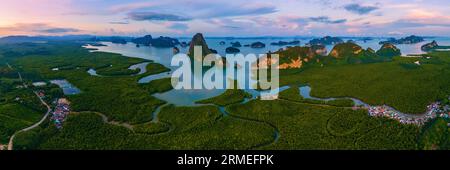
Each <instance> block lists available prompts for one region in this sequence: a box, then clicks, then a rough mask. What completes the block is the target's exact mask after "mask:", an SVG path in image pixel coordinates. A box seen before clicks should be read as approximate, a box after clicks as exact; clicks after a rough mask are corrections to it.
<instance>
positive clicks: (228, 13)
mask: <svg viewBox="0 0 450 170" xmlns="http://www.w3.org/2000/svg"><path fill="white" fill-rule="evenodd" d="M210 9H211V10H210V11H207V12H206V13H205V14H204V15H203V16H201V17H217V18H221V17H236V16H249V15H253V16H255V15H265V14H271V13H275V12H278V9H277V8H276V7H275V6H271V5H255V4H252V5H223V4H218V5H217V7H215V8H210Z"/></svg>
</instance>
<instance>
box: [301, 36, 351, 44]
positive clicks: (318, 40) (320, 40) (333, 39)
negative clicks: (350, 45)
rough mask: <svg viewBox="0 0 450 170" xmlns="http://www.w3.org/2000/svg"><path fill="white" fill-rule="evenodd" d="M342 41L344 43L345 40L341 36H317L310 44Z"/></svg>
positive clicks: (338, 42)
mask: <svg viewBox="0 0 450 170" xmlns="http://www.w3.org/2000/svg"><path fill="white" fill-rule="evenodd" d="M340 43H344V40H342V39H341V38H339V37H331V36H326V37H323V38H316V39H312V40H311V41H309V44H310V45H334V44H340Z"/></svg>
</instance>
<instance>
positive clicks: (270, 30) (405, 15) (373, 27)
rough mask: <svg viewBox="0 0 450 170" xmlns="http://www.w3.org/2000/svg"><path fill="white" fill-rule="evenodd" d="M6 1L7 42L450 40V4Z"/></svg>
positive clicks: (390, 0) (1, 20)
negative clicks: (79, 37)
mask: <svg viewBox="0 0 450 170" xmlns="http://www.w3.org/2000/svg"><path fill="white" fill-rule="evenodd" d="M0 2H1V5H0V36H8V35H67V34H95V35H114V36H142V35H146V34H151V35H153V36H161V35H162V36H192V35H193V34H195V33H197V32H201V33H203V34H205V35H206V36H244V37H245V36H247V37H251V36H324V35H331V36H406V35H412V34H415V35H422V36H450V0H370V1H369V0H0Z"/></svg>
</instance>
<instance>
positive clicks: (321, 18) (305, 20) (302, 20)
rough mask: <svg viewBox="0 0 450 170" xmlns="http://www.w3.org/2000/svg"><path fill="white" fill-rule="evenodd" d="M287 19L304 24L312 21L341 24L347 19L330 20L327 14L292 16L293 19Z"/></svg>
mask: <svg viewBox="0 0 450 170" xmlns="http://www.w3.org/2000/svg"><path fill="white" fill-rule="evenodd" d="M289 21H290V22H294V23H297V24H300V25H304V26H305V25H308V24H309V23H312V22H316V23H323V24H343V23H346V22H347V19H337V20H332V19H330V17H328V16H318V17H309V18H293V19H292V18H291V19H289Z"/></svg>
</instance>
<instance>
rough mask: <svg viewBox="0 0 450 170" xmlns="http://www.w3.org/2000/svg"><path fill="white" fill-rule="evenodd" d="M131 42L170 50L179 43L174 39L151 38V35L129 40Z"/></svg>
mask: <svg viewBox="0 0 450 170" xmlns="http://www.w3.org/2000/svg"><path fill="white" fill-rule="evenodd" d="M131 42H133V43H135V44H139V45H144V46H153V47H160V48H170V47H175V45H179V44H180V42H179V41H178V40H177V39H175V38H170V37H163V36H160V37H158V38H155V39H154V38H153V37H152V36H151V35H146V36H144V37H139V38H135V39H133V40H131Z"/></svg>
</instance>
